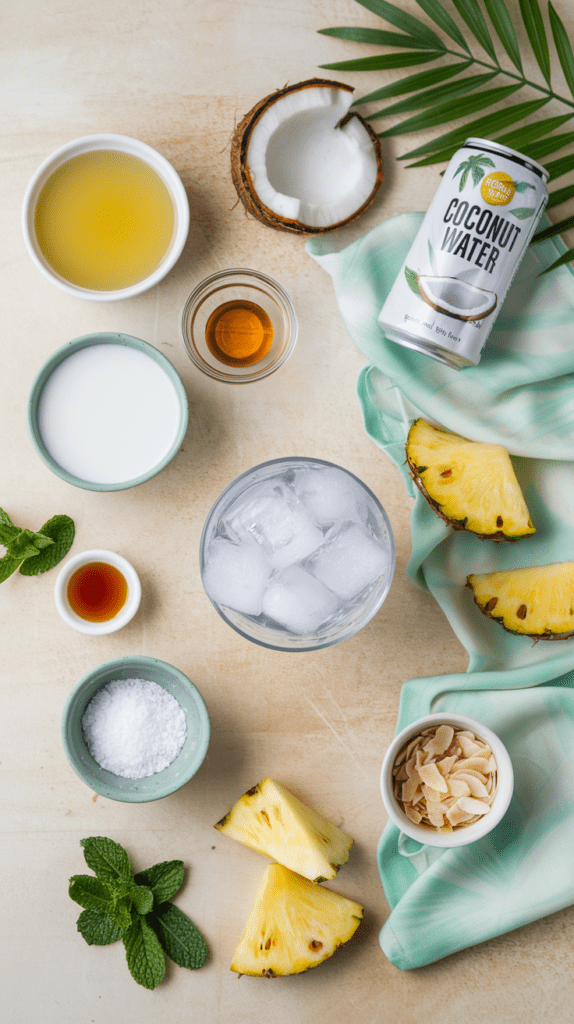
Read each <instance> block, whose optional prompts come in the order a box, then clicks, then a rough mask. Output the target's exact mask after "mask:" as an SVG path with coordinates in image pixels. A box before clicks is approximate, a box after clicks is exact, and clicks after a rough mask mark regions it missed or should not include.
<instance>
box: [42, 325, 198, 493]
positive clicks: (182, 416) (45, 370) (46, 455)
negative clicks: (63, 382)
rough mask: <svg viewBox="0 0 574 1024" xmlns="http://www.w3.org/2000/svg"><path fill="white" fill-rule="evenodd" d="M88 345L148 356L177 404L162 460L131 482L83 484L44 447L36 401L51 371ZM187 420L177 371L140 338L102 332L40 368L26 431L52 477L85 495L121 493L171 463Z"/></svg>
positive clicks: (69, 344) (86, 336)
mask: <svg viewBox="0 0 574 1024" xmlns="http://www.w3.org/2000/svg"><path fill="white" fill-rule="evenodd" d="M92 345H124V346H126V347H127V348H134V349H136V350H137V351H138V352H142V353H143V354H144V355H146V356H149V357H150V359H153V360H154V362H155V363H157V364H158V366H159V367H161V369H162V370H163V371H164V373H165V374H166V376H167V377H168V378H169V380H170V381H171V384H172V385H173V387H174V389H175V392H176V395H177V401H178V404H179V428H178V430H177V433H176V436H175V437H174V439H173V442H172V444H171V446H170V448H169V451H168V452H167V453H166V455H165V456H164V458H163V459H161V460H160V461H159V462H158V463H156V465H154V466H150V468H149V470H148V471H147V472H145V473H143V474H142V475H141V476H138V477H135V478H134V479H133V480H122V481H120V482H115V483H99V482H94V481H92V480H84V479H82V478H81V477H79V476H74V474H73V473H69V472H68V471H67V470H66V469H64V468H63V467H62V466H60V465H59V463H58V462H56V460H55V459H54V458H52V456H51V454H50V452H49V451H48V449H47V448H46V445H45V444H44V440H43V438H42V434H41V432H40V427H39V423H38V409H39V405H40V398H41V396H42V391H43V390H44V388H45V386H46V384H47V382H48V380H49V379H50V377H51V375H52V374H53V373H54V370H56V369H57V367H58V366H59V365H60V363H62V362H63V361H64V360H65V359H67V358H68V357H69V356H71V355H73V354H74V353H75V352H79V351H80V350H81V349H84V348H89V347H90V346H92ZM188 417H189V408H188V402H187V395H186V392H185V388H184V386H183V384H182V381H181V377H180V376H179V374H178V372H177V370H176V369H175V367H174V366H172V364H171V363H170V361H169V359H167V358H166V357H165V356H164V354H163V352H160V351H159V350H158V349H157V348H154V346H153V345H149V344H148V342H147V341H142V340H141V338H134V337H132V335H131V334H113V333H111V332H109V331H106V332H102V333H100V334H84V335H82V337H81V338H74V340H73V341H68V342H67V343H66V344H65V345H62V347H61V348H59V349H57V350H56V351H55V352H54V353H53V354H52V355H51V356H50V358H49V359H48V360H47V361H46V362H45V363H44V365H43V366H42V368H41V369H40V370H39V371H38V373H37V374H36V377H35V379H34V382H33V384H32V388H31V390H30V395H29V398H28V430H29V432H30V437H31V439H32V444H33V445H34V448H35V449H36V451H37V453H38V455H39V456H40V458H41V459H42V461H43V462H45V464H46V465H47V467H48V469H51V470H52V473H55V474H56V476H59V477H61V478H62V480H65V481H66V483H68V484H73V486H74V487H83V488H84V489H85V490H88V491H123V490H126V489H127V488H128V487H136V486H137V485H138V484H143V483H145V481H146V480H149V479H150V478H151V477H153V476H155V475H156V473H159V472H160V470H162V469H163V468H164V466H167V464H168V463H169V462H171V460H172V459H173V457H174V455H175V454H176V453H177V452H178V451H179V449H180V447H181V444H182V442H183V439H184V437H185V433H186V431H187V423H188Z"/></svg>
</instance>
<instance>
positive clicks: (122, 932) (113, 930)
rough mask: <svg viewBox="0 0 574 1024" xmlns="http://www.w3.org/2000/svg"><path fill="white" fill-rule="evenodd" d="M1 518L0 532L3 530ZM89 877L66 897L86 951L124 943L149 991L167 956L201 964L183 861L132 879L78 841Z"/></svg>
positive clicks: (100, 846) (113, 858) (125, 864)
mask: <svg viewBox="0 0 574 1024" xmlns="http://www.w3.org/2000/svg"><path fill="white" fill-rule="evenodd" d="M2 526H3V523H2V520H1V518H0V531H1V530H2ZM81 846H82V847H83V849H84V859H85V861H86V864H87V865H88V867H89V868H91V869H92V871H94V873H95V876H96V877H94V876H93V875H73V876H72V877H71V878H70V886H69V890H68V891H69V895H70V897H71V898H72V899H73V900H74V901H75V902H76V903H79V904H80V906H81V907H83V908H84V909H83V911H82V913H81V914H80V916H79V918H78V921H77V929H78V931H79V932H80V934H81V935H82V936H83V938H84V939H85V941H86V942H87V943H88V945H89V946H105V945H109V944H110V943H112V942H117V941H118V940H119V939H122V940H123V943H124V947H125V951H126V960H127V964H128V967H129V969H130V972H131V974H132V977H133V978H134V979H135V981H137V983H138V985H143V986H144V988H149V989H153V988H155V987H156V985H159V983H160V981H161V980H162V978H163V977H164V975H165V957H164V954H167V956H169V957H170V959H171V960H173V961H174V963H176V964H179V966H180V967H186V968H188V970H195V969H196V968H198V967H201V966H202V964H204V963H205V961H206V959H207V956H208V952H209V951H208V947H207V943H206V942H205V939H204V938H203V936H202V935H201V933H200V932H199V931H198V929H197V928H196V927H195V925H194V924H193V923H192V922H191V921H190V920H189V918H188V917H186V916H185V914H183V913H182V911H181V910H179V908H178V907H176V906H174V904H173V903H169V902H168V900H169V899H170V898H171V896H174V895H175V893H176V892H177V891H178V890H179V888H180V887H181V885H182V883H183V876H184V865H183V861H181V860H171V861H162V862H161V863H160V864H154V865H153V866H152V867H151V868H147V869H146V870H145V871H140V872H138V873H137V874H135V875H134V874H133V872H132V868H131V865H130V861H129V857H128V855H127V853H126V851H125V850H124V848H123V847H122V846H120V844H119V843H115V842H114V841H113V840H112V839H107V838H106V837H105V836H91V837H90V838H87V839H82V840H81Z"/></svg>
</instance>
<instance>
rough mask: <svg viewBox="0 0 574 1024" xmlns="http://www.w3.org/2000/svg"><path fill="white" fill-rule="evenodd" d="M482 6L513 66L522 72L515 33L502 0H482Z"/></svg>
mask: <svg viewBox="0 0 574 1024" xmlns="http://www.w3.org/2000/svg"><path fill="white" fill-rule="evenodd" d="M484 6H485V7H486V10H487V11H488V16H489V18H490V20H491V22H492V25H493V28H494V31H495V32H496V34H497V36H498V38H499V39H500V42H501V43H502V45H503V46H504V49H505V50H506V52H507V54H508V56H509V57H510V59H511V61H512V63H513V64H514V67H515V68H518V70H519V71H520V74H522V61H521V59H520V50H519V49H518V43H517V41H516V34H515V32H514V28H513V26H512V21H511V20H510V15H509V13H508V11H507V9H506V6H505V3H504V0H484Z"/></svg>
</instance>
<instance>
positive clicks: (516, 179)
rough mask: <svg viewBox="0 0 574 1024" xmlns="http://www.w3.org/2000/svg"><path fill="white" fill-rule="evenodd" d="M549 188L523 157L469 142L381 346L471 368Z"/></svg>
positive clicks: (447, 177) (389, 311)
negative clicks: (385, 342)
mask: <svg viewBox="0 0 574 1024" xmlns="http://www.w3.org/2000/svg"><path fill="white" fill-rule="evenodd" d="M547 180H548V171H547V170H546V169H545V168H544V167H542V166H541V165H540V164H538V163H536V161H535V160H531V159H530V158H529V157H527V156H523V154H522V153H517V152H516V151H515V150H514V149H508V148H507V146H501V145H500V144H499V143H498V142H490V141H488V140H487V139H474V138H471V139H467V140H466V142H465V144H464V146H463V147H462V149H459V150H458V151H457V152H456V153H455V155H454V156H453V158H452V160H451V161H450V163H449V165H448V167H447V169H446V171H445V173H444V176H443V179H442V182H441V184H440V185H439V187H438V189H437V192H436V195H435V197H434V199H433V201H432V203H431V205H430V207H429V209H428V210H427V213H426V215H425V218H424V220H423V222H422V224H421V226H420V228H419V231H418V232H417V236H416V238H415V240H414V242H413V244H412V246H411V248H410V249H409V253H408V255H407V258H406V260H405V262H404V264H403V266H402V268H401V271H400V273H399V275H398V277H397V279H396V281H395V283H394V285H393V287H392V289H391V291H390V292H389V295H388V297H387V300H386V302H385V304H384V306H383V308H382V310H381V312H380V315H379V323H380V325H381V327H382V328H383V330H384V332H385V335H386V336H387V338H389V339H390V340H391V341H395V342H397V343H398V344H399V345H405V346H406V347H407V348H412V349H415V351H417V352H422V353H424V354H425V355H427V356H431V357H432V358H433V359H438V360H439V361H440V362H442V363H446V364H447V366H452V367H454V368H455V369H457V370H460V369H462V367H464V366H476V364H477V363H478V362H479V361H480V355H481V352H482V349H483V347H484V344H485V342H486V340H487V338H488V335H489V334H490V331H491V329H492V326H493V324H494V321H495V320H496V317H497V315H498V313H499V312H500V308H501V306H502V303H503V302H504V297H505V295H506V293H507V291H508V289H509V287H510V284H511V282H512V279H513V277H514V275H515V273H516V271H517V269H518V266H519V264H520V261H521V259H522V257H523V256H524V253H525V252H526V247H527V245H528V243H529V242H530V239H531V238H532V235H533V234H534V231H535V229H536V225H537V223H538V221H539V219H540V217H541V215H542V213H543V211H544V208H545V206H546V203H547V202H548V190H547V188H546V182H547Z"/></svg>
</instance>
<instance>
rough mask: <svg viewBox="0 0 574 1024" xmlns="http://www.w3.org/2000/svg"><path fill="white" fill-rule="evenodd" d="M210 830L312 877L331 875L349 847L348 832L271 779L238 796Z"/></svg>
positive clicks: (345, 855) (319, 878) (349, 837)
mask: <svg viewBox="0 0 574 1024" xmlns="http://www.w3.org/2000/svg"><path fill="white" fill-rule="evenodd" d="M215 828H217V829H219V831H220V832H223V833H224V834H225V835H228V836H231V837H232V839H237V841H238V842H240V843H243V844H244V845H245V846H249V847H250V848H251V849H252V850H257V852H258V853H263V854H265V855H266V856H267V857H271V858H272V859H273V860H277V861H279V863H280V864H284V865H285V867H288V868H291V870H292V871H296V872H298V874H300V875H304V876H305V878H309V879H311V880H312V881H323V880H324V879H327V878H334V877H335V875H336V874H337V871H338V870H339V868H340V866H341V864H345V863H346V862H347V861H348V859H349V850H350V848H351V846H352V845H353V840H352V839H351V836H348V835H347V834H346V832H343V831H341V829H340V828H337V826H336V825H333V824H332V822H330V821H327V819H326V818H324V817H323V816H322V815H321V814H319V813H318V812H317V811H314V810H313V809H312V808H311V807H307V805H306V804H304V803H302V802H301V800H298V799H297V797H295V796H293V794H292V793H290V792H289V791H288V790H287V789H285V788H284V787H283V786H281V785H280V784H279V783H278V782H275V781H274V780H273V779H263V781H262V782H260V783H259V784H258V785H257V786H254V787H253V789H250V790H249V791H248V792H247V793H245V794H244V795H243V796H242V797H240V799H239V800H238V801H237V803H235V804H234V805H233V807H232V808H231V810H230V811H229V814H226V815H225V817H224V818H222V819H221V821H219V822H218V823H217V825H216V826H215Z"/></svg>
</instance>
